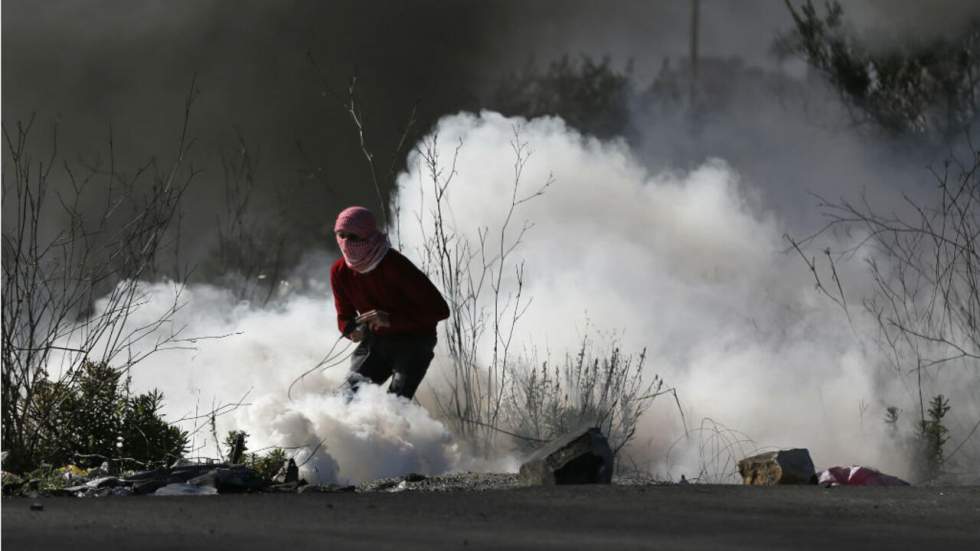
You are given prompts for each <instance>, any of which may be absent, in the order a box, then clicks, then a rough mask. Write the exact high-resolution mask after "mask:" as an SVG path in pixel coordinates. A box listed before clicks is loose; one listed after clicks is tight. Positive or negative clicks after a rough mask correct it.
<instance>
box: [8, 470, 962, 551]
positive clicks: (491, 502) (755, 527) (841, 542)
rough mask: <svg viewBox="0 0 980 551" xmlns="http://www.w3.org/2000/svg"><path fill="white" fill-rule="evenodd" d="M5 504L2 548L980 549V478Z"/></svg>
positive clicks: (238, 550)
mask: <svg viewBox="0 0 980 551" xmlns="http://www.w3.org/2000/svg"><path fill="white" fill-rule="evenodd" d="M32 503H39V504H41V505H42V506H43V510H42V511H32V510H31V504H32ZM0 516H2V542H0V543H2V546H3V550H4V551H14V550H19V549H24V550H46V549H70V550H72V551H85V550H95V549H98V550H101V551H113V550H122V549H139V550H153V549H168V550H170V549H206V550H209V551H211V550H222V549H229V550H235V551H246V550H252V549H273V550H282V551H286V550H289V551H292V550H299V549H398V550H401V551H406V550H413V549H426V550H428V549H502V548H510V549H546V548H551V549H556V548H560V549H596V550H599V549H617V550H619V549H645V548H649V549H654V548H656V549H712V550H714V549H753V550H760V549H835V550H846V549H926V548H928V549H941V550H948V549H971V550H974V551H975V550H977V549H980V488H977V487H971V488H964V487H957V488H925V487H921V488H920V487H905V488H830V489H827V488H822V487H818V486H806V487H774V488H756V487H743V486H701V485H687V486H645V487H623V486H575V487H569V486H566V487H558V488H524V489H517V490H496V491H487V492H454V493H417V492H413V493H396V494H385V493H374V494H313V495H311V494H304V495H273V494H262V495H238V496H211V497H116V498H112V497H108V498H94V499H79V498H45V499H36V500H31V499H24V498H3V500H2V515H0Z"/></svg>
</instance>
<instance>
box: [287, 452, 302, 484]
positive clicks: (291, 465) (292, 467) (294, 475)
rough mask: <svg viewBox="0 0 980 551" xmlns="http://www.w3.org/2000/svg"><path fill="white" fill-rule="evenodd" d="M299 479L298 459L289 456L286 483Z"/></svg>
mask: <svg viewBox="0 0 980 551" xmlns="http://www.w3.org/2000/svg"><path fill="white" fill-rule="evenodd" d="M298 481H299V468H298V467H297V466H296V461H294V460H293V458H292V457H290V458H289V462H288V463H286V483H287V484H289V483H290V482H298Z"/></svg>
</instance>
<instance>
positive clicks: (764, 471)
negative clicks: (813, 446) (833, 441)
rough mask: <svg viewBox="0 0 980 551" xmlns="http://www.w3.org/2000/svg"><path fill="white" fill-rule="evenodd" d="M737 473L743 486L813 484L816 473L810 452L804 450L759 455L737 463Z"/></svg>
mask: <svg viewBox="0 0 980 551" xmlns="http://www.w3.org/2000/svg"><path fill="white" fill-rule="evenodd" d="M738 472H739V474H741V475H742V481H743V483H744V484H747V485H750V486H774V485H776V484H814V483H815V482H816V480H817V473H816V471H815V470H814V468H813V460H812V459H810V452H809V451H808V450H806V449H805V448H794V449H791V450H780V451H774V452H767V453H760V454H759V455H753V456H752V457H746V458H745V459H742V460H741V461H739V462H738Z"/></svg>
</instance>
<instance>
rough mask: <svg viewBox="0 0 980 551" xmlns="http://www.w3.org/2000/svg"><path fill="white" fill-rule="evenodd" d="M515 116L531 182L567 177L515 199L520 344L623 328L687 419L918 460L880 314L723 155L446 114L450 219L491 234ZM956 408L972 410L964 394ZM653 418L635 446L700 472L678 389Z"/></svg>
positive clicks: (851, 275) (754, 435)
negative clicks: (665, 154)
mask: <svg viewBox="0 0 980 551" xmlns="http://www.w3.org/2000/svg"><path fill="white" fill-rule="evenodd" d="M515 127H516V128H519V129H520V138H519V139H520V140H522V141H526V142H527V143H528V144H530V146H531V148H532V149H533V156H532V157H531V159H530V160H529V162H528V163H527V165H526V168H525V170H524V173H523V179H522V184H521V185H522V187H521V189H522V191H521V192H520V193H519V195H522V196H523V195H527V194H528V193H530V192H532V191H534V190H535V189H537V188H538V187H539V186H540V185H541V184H542V183H543V182H545V181H547V180H548V179H549V177H550V176H553V177H554V179H555V183H554V184H553V185H552V186H551V187H550V188H549V189H548V190H547V191H546V194H545V195H544V196H543V197H539V198H536V199H533V200H531V201H529V202H527V203H524V204H522V205H521V206H520V207H519V209H518V213H517V215H516V216H517V217H518V220H517V221H516V222H515V223H513V224H512V225H511V227H512V228H514V231H517V229H519V228H520V227H521V222H524V221H529V222H533V224H534V226H533V228H532V229H531V230H530V231H529V232H528V233H527V234H526V235H525V237H524V240H523V243H522V244H521V246H520V248H519V249H518V253H517V254H519V255H520V256H521V257H522V258H524V259H526V261H527V273H526V281H525V289H524V292H525V293H526V296H529V297H533V301H534V302H533V306H532V307H531V309H530V310H529V311H528V313H527V315H526V317H525V318H524V319H522V321H521V325H520V328H521V329H520V331H519V333H520V334H519V337H518V339H519V340H520V341H521V344H523V345H524V346H526V347H529V348H541V347H547V348H548V349H549V350H551V351H552V352H556V353H558V354H562V353H564V352H565V351H572V350H574V349H575V347H576V346H577V344H578V343H579V341H580V339H581V336H582V330H583V328H584V326H585V322H586V318H588V319H589V320H590V323H591V324H592V325H593V326H595V327H598V328H600V329H605V330H613V331H616V330H621V331H622V334H621V341H622V344H623V345H624V348H625V349H626V350H633V351H639V350H640V349H641V348H643V347H646V348H647V350H648V356H647V358H648V362H647V366H648V371H649V372H650V374H652V373H658V374H660V375H661V376H663V377H664V378H665V379H666V380H667V381H668V383H669V384H670V385H674V386H676V388H677V389H678V392H679V393H680V395H681V397H682V399H683V401H684V405H685V408H686V410H687V414H688V417H689V419H691V420H692V421H695V422H696V420H698V419H701V418H711V419H714V420H716V421H718V422H721V423H723V424H724V425H725V426H727V427H731V428H733V429H737V430H739V431H741V432H742V433H744V434H746V435H747V436H748V437H750V438H751V439H752V440H753V441H754V443H755V444H754V445H755V446H759V447H807V448H809V449H810V450H811V453H812V455H813V457H814V460H815V462H816V463H817V464H818V465H831V464H848V463H859V464H871V465H876V466H879V467H880V468H884V469H888V470H892V471H893V472H900V473H903V474H904V473H905V472H907V471H906V469H907V465H906V464H905V463H904V460H905V459H906V457H907V454H905V455H900V454H895V453H893V449H892V445H893V444H892V443H891V442H889V441H887V439H886V438H885V436H884V434H883V432H884V431H883V428H884V427H883V424H882V423H881V419H882V418H883V416H884V412H883V410H884V407H885V406H886V405H892V404H909V403H910V402H909V399H910V396H909V395H908V394H907V389H906V388H904V387H903V385H902V384H901V383H900V381H898V380H897V378H896V377H895V376H894V374H882V372H881V363H880V362H879V361H877V357H876V355H875V353H874V351H873V350H869V349H868V347H867V345H866V341H865V340H864V339H861V338H858V336H859V335H870V334H871V333H872V330H873V325H872V324H871V323H870V320H868V319H865V318H863V317H861V315H860V312H854V313H853V316H854V320H853V323H852V324H848V323H847V321H846V319H845V316H844V314H843V312H841V311H840V309H839V308H837V307H836V306H835V305H833V303H832V302H831V301H829V300H827V299H826V298H825V297H822V296H821V295H820V293H819V292H818V291H817V290H816V289H815V287H814V282H813V279H812V276H811V274H810V273H809V272H808V269H807V267H806V265H805V264H804V263H803V262H802V261H801V260H800V259H799V258H798V257H797V256H795V254H789V255H787V254H785V249H786V248H787V247H788V243H787V242H786V241H785V240H784V239H783V238H782V235H783V233H784V232H785V231H787V230H786V229H785V228H787V221H786V220H782V219H780V217H779V214H778V213H776V212H771V211H766V210H764V209H763V208H761V207H760V206H759V204H760V203H761V202H760V201H756V200H754V196H755V195H756V194H757V193H758V190H757V189H756V188H754V187H753V184H752V182H743V181H740V179H739V176H738V174H737V173H736V172H735V171H734V170H733V169H732V168H731V167H729V166H728V165H726V164H725V163H724V162H723V161H720V160H709V161H708V162H706V163H704V164H703V165H701V166H700V167H698V168H696V169H694V170H692V171H690V172H672V171H664V172H661V173H657V174H651V173H648V172H647V171H646V170H645V169H644V168H643V167H642V165H641V164H640V163H639V162H638V161H637V160H636V159H635V158H634V157H633V155H632V153H631V151H630V150H629V148H628V147H627V146H626V145H625V144H623V143H621V142H612V143H601V142H599V141H597V140H595V139H592V138H587V137H583V136H581V135H580V134H578V133H577V132H575V131H574V130H572V129H569V128H567V127H566V126H565V125H564V123H563V122H562V121H561V120H560V119H557V118H545V119H536V120H532V121H529V122H528V121H523V120H520V119H507V118H504V117H502V116H500V115H498V114H495V113H487V112H484V113H482V114H480V115H470V114H460V115H457V116H452V117H446V118H444V119H442V121H440V123H439V124H438V125H437V127H436V129H435V133H437V134H438V144H439V146H438V147H439V149H438V152H439V155H440V158H441V159H442V160H443V162H444V163H446V164H448V162H449V160H450V159H452V157H453V154H454V150H455V149H456V148H457V146H458V144H459V143H462V147H461V149H460V150H459V154H458V158H457V159H456V163H455V170H456V172H457V176H456V180H455V181H454V183H453V184H452V185H451V187H450V189H449V191H448V196H447V197H448V200H447V202H448V205H449V208H448V212H449V213H451V214H450V216H451V219H452V224H453V225H454V228H453V229H454V230H456V231H460V232H464V233H467V234H468V236H469V239H470V240H471V242H474V243H475V242H476V239H477V234H476V232H477V230H478V228H490V229H491V232H490V235H491V236H493V235H494V233H493V232H494V231H495V228H499V227H500V224H501V222H502V220H503V218H504V216H505V214H506V210H507V208H508V206H509V204H510V193H511V186H512V185H513V168H512V166H511V162H512V160H513V151H512V141H513V140H514V139H515V138H514V129H515ZM419 161H420V159H419V157H418V156H417V155H416V157H414V158H410V161H409V163H408V166H409V169H410V170H409V173H408V174H405V175H403V176H402V177H401V178H400V179H399V193H398V196H397V204H398V206H399V208H400V209H401V213H402V219H403V222H402V224H401V225H400V230H401V232H402V235H401V239H402V241H403V242H405V243H408V244H414V245H415V246H416V249H415V250H413V249H412V247H411V246H407V247H406V249H407V252H408V253H409V254H412V253H415V254H416V255H417V256H419V255H420V252H419V249H418V245H419V244H420V243H421V242H422V240H423V239H424V237H423V235H422V233H421V231H420V228H421V227H424V226H426V225H428V224H430V223H431V217H432V213H431V212H430V209H431V195H430V196H429V197H430V199H429V201H430V203H425V197H426V194H425V192H424V190H425V188H424V187H421V189H422V192H420V186H426V185H431V184H428V183H427V182H426V176H425V170H424V169H423V167H421V166H420V162H419ZM791 185H792V183H791V182H787V186H791ZM799 191H800V194H801V195H802V194H803V190H799ZM416 220H421V224H419V223H416V222H415V221H416ZM407 221H411V222H407ZM860 237H861V236H852V237H851V239H852V240H855V241H844V242H837V243H834V245H835V248H836V249H838V250H839V249H840V248H841V247H844V246H848V245H853V244H854V243H856V242H857V241H856V240H857V239H859V238H860ZM493 239H495V238H494V237H491V240H493ZM491 248H492V247H491ZM861 260H862V259H861V258H857V259H854V261H853V262H849V263H844V264H842V265H841V266H840V267H839V270H841V277H842V278H843V279H844V280H845V281H848V282H853V285H852V286H851V287H850V288H849V290H848V292H849V293H852V295H853V296H852V299H853V300H854V301H855V302H856V303H858V304H859V303H860V298H861V297H862V296H864V295H865V294H866V293H867V292H868V289H862V288H860V282H862V281H867V278H865V277H863V271H862V270H863V267H862V262H861ZM857 310H859V308H858V309H857ZM484 344H485V346H484V347H483V349H484V350H489V349H490V346H489V344H490V343H489V342H487V343H484ZM970 381H972V382H971V383H970V384H969V385H968V386H967V388H973V389H975V388H976V381H975V379H970ZM954 388H955V386H954ZM946 391H947V392H948V391H949V389H948V388H947V390H946ZM961 407H965V408H967V409H968V408H975V400H974V398H972V397H971V395H970V394H969V393H968V392H967V393H965V394H964V395H963V396H961ZM643 429H644V430H643V431H642V432H641V435H640V438H639V439H638V440H639V442H641V443H642V442H647V443H648V447H647V448H645V449H644V448H643V447H642V444H641V445H638V446H637V447H635V448H634V450H633V451H634V453H638V454H639V455H641V456H644V457H645V459H647V460H648V462H649V463H650V464H651V465H652V468H653V469H654V470H655V471H659V472H661V473H663V472H665V471H668V470H669V471H670V472H669V473H667V474H671V475H672V476H673V477H674V478H676V477H677V476H678V475H679V474H680V473H682V472H686V473H687V474H688V475H691V474H692V473H697V472H698V470H699V464H698V463H699V461H701V460H702V458H700V457H699V456H698V450H697V447H698V445H697V442H698V437H696V436H695V437H693V438H692V440H690V441H687V442H686V444H685V442H681V445H680V446H675V448H674V449H673V450H672V451H673V454H674V457H673V460H672V463H671V464H668V463H667V462H666V457H665V451H666V448H667V447H668V445H669V443H670V442H671V441H673V440H674V439H676V438H677V437H678V435H680V434H683V432H682V431H681V428H680V426H679V423H678V419H677V415H676V413H675V412H674V411H672V404H671V403H669V402H667V401H665V400H662V401H660V402H659V403H658V404H657V405H655V406H654V408H653V410H652V411H651V413H650V415H648V416H647V417H646V418H644V420H643ZM685 446H687V447H688V448H689V449H688V450H687V451H685V450H684V448H685ZM747 447H748V449H752V446H747ZM726 467H729V468H730V467H731V465H727V466H726Z"/></svg>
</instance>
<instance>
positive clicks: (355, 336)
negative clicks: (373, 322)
mask: <svg viewBox="0 0 980 551" xmlns="http://www.w3.org/2000/svg"><path fill="white" fill-rule="evenodd" d="M347 338H348V339H350V340H351V342H361V340H363V339H364V330H363V329H361V328H360V327H358V328H357V329H355V330H353V331H351V332H350V333H348V335H347Z"/></svg>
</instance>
